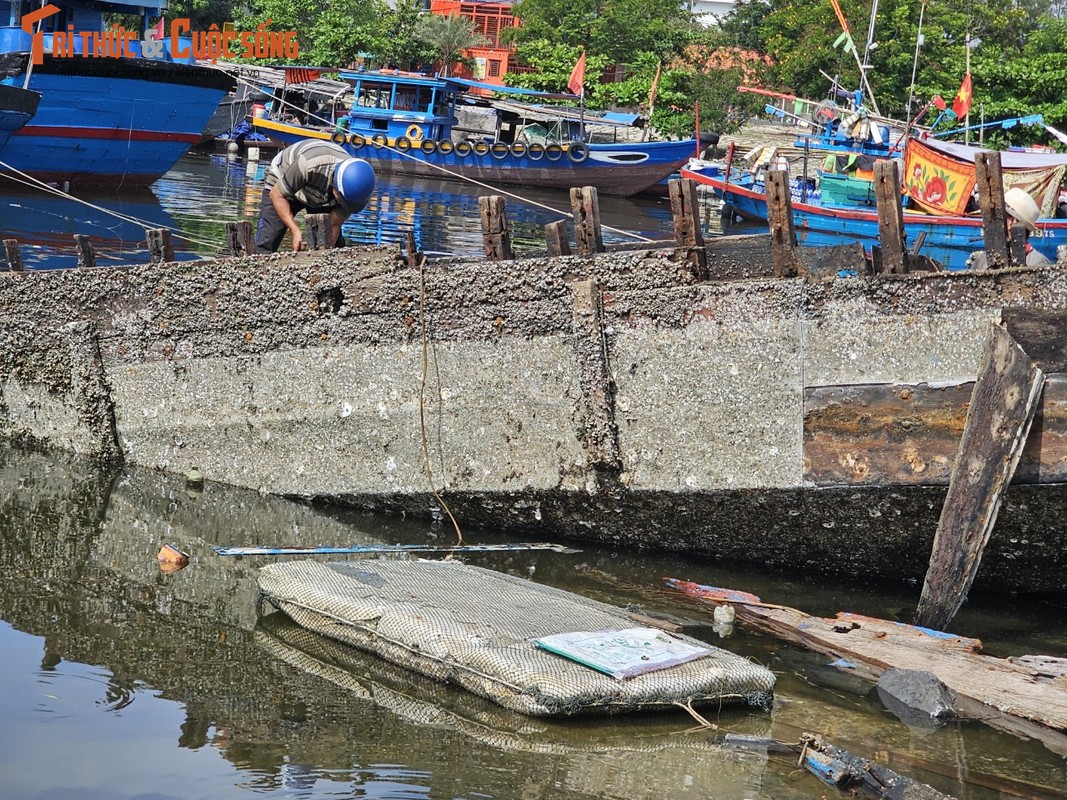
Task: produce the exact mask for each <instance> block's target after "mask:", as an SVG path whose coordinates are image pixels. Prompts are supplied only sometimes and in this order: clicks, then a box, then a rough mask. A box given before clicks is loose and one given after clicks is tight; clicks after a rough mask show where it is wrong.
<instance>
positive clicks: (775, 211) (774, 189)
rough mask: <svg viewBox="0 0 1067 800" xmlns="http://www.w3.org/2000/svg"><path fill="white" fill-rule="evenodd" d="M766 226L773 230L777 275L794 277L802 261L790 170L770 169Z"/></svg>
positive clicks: (772, 263)
mask: <svg viewBox="0 0 1067 800" xmlns="http://www.w3.org/2000/svg"><path fill="white" fill-rule="evenodd" d="M766 186H767V193H766V194H767V225H768V227H769V228H770V231H771V265H772V267H773V268H774V276H775V277H776V278H795V277H796V276H798V275H799V274H800V264H799V263H798V261H797V258H796V255H795V254H794V250H796V246H797V235H796V229H795V227H794V226H793V203H792V201H791V200H790V197H789V173H788V172H786V171H785V170H780V169H772V170H770V171H768V172H767V179H766Z"/></svg>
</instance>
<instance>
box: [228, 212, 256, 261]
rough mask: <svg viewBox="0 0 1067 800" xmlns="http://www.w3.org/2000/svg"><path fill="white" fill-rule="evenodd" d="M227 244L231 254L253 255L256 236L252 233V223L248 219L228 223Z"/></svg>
mask: <svg viewBox="0 0 1067 800" xmlns="http://www.w3.org/2000/svg"><path fill="white" fill-rule="evenodd" d="M226 244H227V247H228V249H229V251H230V255H234V256H239V255H241V254H242V253H244V254H245V255H251V254H252V252H253V251H254V250H255V237H253V235H252V223H251V222H249V221H248V220H242V221H241V222H227V223H226Z"/></svg>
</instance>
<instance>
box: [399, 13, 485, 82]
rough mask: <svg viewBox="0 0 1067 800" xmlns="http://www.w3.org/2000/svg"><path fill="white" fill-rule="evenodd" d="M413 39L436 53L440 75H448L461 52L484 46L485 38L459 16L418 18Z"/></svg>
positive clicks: (435, 15)
mask: <svg viewBox="0 0 1067 800" xmlns="http://www.w3.org/2000/svg"><path fill="white" fill-rule="evenodd" d="M415 38H416V39H417V40H418V41H420V42H422V43H423V44H425V45H427V46H428V47H430V48H431V49H432V50H433V51H434V52H435V53H436V55H437V59H438V61H439V62H440V64H441V74H442V75H449V74H450V72H451V69H452V65H453V64H455V63H456V61H458V60H459V57H460V53H461V52H462V51H464V50H469V49H470V48H472V47H478V46H480V45H484V44H486V40H485V37H484V36H482V35H481V34H479V33H475V31H474V23H473V22H472V21H471V20H469V19H467V18H466V17H461V16H459V15H456V16H448V17H445V16H440V15H437V14H428V15H425V16H422V17H420V18H419V21H418V23H417V25H416V26H415Z"/></svg>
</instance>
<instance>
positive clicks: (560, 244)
mask: <svg viewBox="0 0 1067 800" xmlns="http://www.w3.org/2000/svg"><path fill="white" fill-rule="evenodd" d="M545 244H546V246H547V247H548V255H549V256H550V257H558V256H569V255H570V254H571V243H570V240H569V239H568V238H567V222H566V221H565V220H562V219H561V220H559V221H557V222H550V223H548V224H547V225H545Z"/></svg>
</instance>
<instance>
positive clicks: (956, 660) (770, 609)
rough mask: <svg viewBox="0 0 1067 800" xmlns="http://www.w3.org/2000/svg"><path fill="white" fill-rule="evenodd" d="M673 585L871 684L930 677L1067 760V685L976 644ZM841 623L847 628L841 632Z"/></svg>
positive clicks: (965, 711) (966, 710) (671, 581)
mask: <svg viewBox="0 0 1067 800" xmlns="http://www.w3.org/2000/svg"><path fill="white" fill-rule="evenodd" d="M666 582H667V585H668V586H670V587H672V588H674V589H677V590H678V591H680V592H683V593H685V594H687V595H689V596H690V597H694V598H696V599H698V600H700V601H702V602H705V603H708V604H709V605H713V606H719V605H722V604H725V603H729V604H731V605H733V606H734V609H735V612H736V615H737V620H738V621H739V622H741V623H743V624H746V625H749V626H751V627H752V628H754V629H756V630H759V631H762V632H764V633H770V634H773V635H774V636H777V637H779V638H781V639H784V640H785V641H788V642H792V643H795V644H799V645H802V646H803V647H806V648H808V649H810V650H814V651H816V652H818V653H823V654H824V655H826V656H828V657H829V658H831V659H832V660H833V661H834V666H837V667H838V668H841V669H846V670H848V671H849V672H850V673H851V674H855V675H858V676H860V677H863V678H865V679H867V680H871V681H876V680H877V679H878V677H879V676H880V675H881V674H882V673H883V672H884V671H885V670H886V669H889V668H890V667H897V668H900V669H914V670H925V671H927V672H930V673H932V674H933V675H934V676H935V677H937V679H938V680H940V681H941V682H942V683H944V684H945V686H947V687H948V688H949V689H951V690H952V691H953V692H955V694H956V698H957V700H958V705H957V711H958V712H959V714H960V716H961V717H964V718H967V719H978V720H981V721H982V722H985V723H986V724H988V725H991V726H993V727H995V728H998V729H1000V730H1003V731H1007V732H1009V733H1013V734H1016V735H1020V736H1025V737H1028V738H1034V739H1038V740H1039V741H1041V742H1042V743H1044V745H1045V746H1046V747H1048V748H1049V749H1050V750H1052V751H1054V752H1056V753H1060V754H1062V755H1067V680H1064V679H1063V678H1050V677H1048V676H1047V675H1043V674H1042V672H1041V671H1040V670H1039V669H1035V668H1033V667H1031V666H1029V665H1026V664H1016V663H1012V662H1011V661H1008V660H1006V659H1000V658H993V657H991V656H986V655H982V654H981V649H982V643H981V642H980V641H978V640H977V639H970V638H966V637H963V636H955V635H953V634H950V633H943V632H941V631H936V630H931V629H929V628H921V627H917V626H914V625H906V624H904V623H902V622H893V621H890V620H882V619H874V618H872V617H865V616H862V615H860V614H849V613H847V612H839V613H838V614H837V616H836V617H835V618H833V619H828V618H822V617H814V616H811V615H810V614H805V613H804V612H802V611H798V610H797V609H795V608H789V607H788V606H779V605H774V604H771V603H764V602H762V601H761V600H760V599H759V598H758V597H756V596H755V595H750V594H747V593H744V592H736V591H733V590H730V589H723V588H720V587H717V586H702V585H700V584H696V583H690V582H688V581H681V580H677V579H675V578H667V579H666ZM842 623H844V625H843V627H844V630H843V631H842V632H837V631H836V630H835V627H837V626H842Z"/></svg>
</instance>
